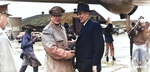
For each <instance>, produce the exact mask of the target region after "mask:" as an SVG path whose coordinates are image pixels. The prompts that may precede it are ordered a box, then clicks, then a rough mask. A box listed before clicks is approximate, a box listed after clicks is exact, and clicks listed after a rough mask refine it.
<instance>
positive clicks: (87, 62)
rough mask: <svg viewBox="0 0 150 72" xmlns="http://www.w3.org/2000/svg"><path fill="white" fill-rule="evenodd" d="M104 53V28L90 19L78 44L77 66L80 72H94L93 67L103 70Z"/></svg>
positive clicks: (82, 30) (81, 33)
mask: <svg viewBox="0 0 150 72" xmlns="http://www.w3.org/2000/svg"><path fill="white" fill-rule="evenodd" d="M103 53H104V39H103V35H102V27H101V25H100V24H99V23H98V22H97V21H93V20H91V19H89V20H88V21H87V23H86V25H85V26H83V27H82V29H81V31H80V33H79V36H78V39H77V42H76V60H77V61H76V63H77V64H76V66H77V69H78V70H79V72H92V66H93V65H96V66H97V70H101V58H102V56H103Z"/></svg>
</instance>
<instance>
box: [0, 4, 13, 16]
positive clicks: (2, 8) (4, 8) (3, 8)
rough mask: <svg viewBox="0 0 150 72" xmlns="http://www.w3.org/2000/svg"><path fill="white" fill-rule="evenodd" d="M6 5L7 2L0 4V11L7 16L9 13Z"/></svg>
mask: <svg viewBox="0 0 150 72" xmlns="http://www.w3.org/2000/svg"><path fill="white" fill-rule="evenodd" d="M7 6H8V4H0V13H2V14H7V15H8V16H10V15H11V14H9V13H8V8H7Z"/></svg>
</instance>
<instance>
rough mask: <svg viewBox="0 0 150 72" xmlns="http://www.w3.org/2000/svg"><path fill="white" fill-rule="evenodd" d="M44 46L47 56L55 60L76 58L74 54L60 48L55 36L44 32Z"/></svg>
mask: <svg viewBox="0 0 150 72" xmlns="http://www.w3.org/2000/svg"><path fill="white" fill-rule="evenodd" d="M42 44H43V46H44V49H45V51H46V52H47V54H48V55H49V56H51V57H52V58H53V59H58V60H59V59H71V58H72V57H73V56H74V53H71V52H70V51H66V50H64V49H62V48H58V47H57V44H56V41H55V39H54V38H53V35H52V34H51V33H49V32H47V31H43V32H42Z"/></svg>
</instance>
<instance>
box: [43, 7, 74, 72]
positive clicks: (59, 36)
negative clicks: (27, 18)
mask: <svg viewBox="0 0 150 72" xmlns="http://www.w3.org/2000/svg"><path fill="white" fill-rule="evenodd" d="M64 12H65V10H64V9H63V8H61V7H59V6H55V7H53V8H51V9H50V11H49V14H50V18H51V22H50V23H49V24H48V25H47V26H45V28H44V29H43V31H42V44H43V46H44V49H45V51H46V58H45V68H44V69H45V72H74V70H73V65H72V58H73V56H74V53H75V51H71V50H69V48H68V41H67V36H66V31H65V28H64V27H63V26H62V25H61V18H62V14H63V13H64Z"/></svg>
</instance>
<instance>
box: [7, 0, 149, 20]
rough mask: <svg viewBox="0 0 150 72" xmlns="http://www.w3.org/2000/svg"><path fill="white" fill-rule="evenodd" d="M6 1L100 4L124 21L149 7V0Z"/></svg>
mask: <svg viewBox="0 0 150 72" xmlns="http://www.w3.org/2000/svg"><path fill="white" fill-rule="evenodd" d="M6 1H25V2H50V3H87V4H100V5H102V6H103V7H104V8H106V9H107V10H108V11H110V12H112V13H114V14H118V15H120V18H121V19H124V18H125V17H126V15H127V14H129V15H132V14H133V13H134V12H135V11H136V9H137V8H138V6H143V5H150V0H6Z"/></svg>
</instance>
